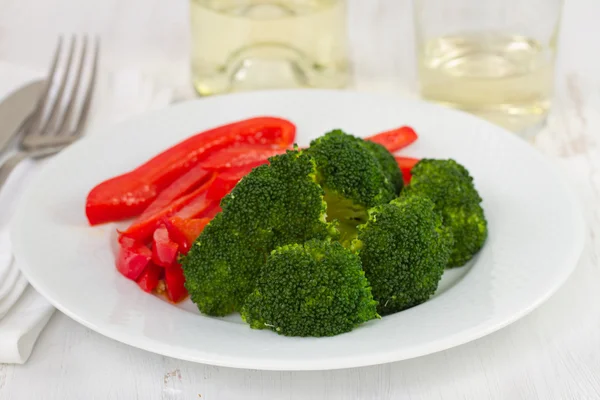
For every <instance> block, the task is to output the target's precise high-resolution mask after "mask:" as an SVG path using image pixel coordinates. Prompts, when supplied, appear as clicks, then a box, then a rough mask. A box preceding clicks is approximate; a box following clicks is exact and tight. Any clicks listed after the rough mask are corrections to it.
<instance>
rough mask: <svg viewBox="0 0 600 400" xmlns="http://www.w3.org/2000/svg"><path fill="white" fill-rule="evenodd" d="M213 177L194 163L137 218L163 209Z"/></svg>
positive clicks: (143, 217)
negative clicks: (193, 165)
mask: <svg viewBox="0 0 600 400" xmlns="http://www.w3.org/2000/svg"><path fill="white" fill-rule="evenodd" d="M212 177H213V173H211V172H208V171H206V170H205V169H204V168H202V167H201V166H200V165H196V166H195V167H193V168H192V169H190V170H189V171H188V172H186V173H185V174H183V175H182V176H181V177H180V178H179V179H177V180H176V181H175V182H173V183H171V184H170V185H169V187H167V188H166V189H165V190H163V191H162V192H161V193H160V194H159V195H158V197H157V198H156V199H155V200H154V201H153V202H152V203H151V204H150V205H149V206H148V208H147V209H145V210H144V212H143V213H142V215H140V216H139V217H138V220H144V219H147V218H150V217H151V216H152V215H154V214H156V213H158V212H160V211H162V210H164V209H165V208H167V207H168V206H169V205H170V204H171V203H173V202H174V201H175V200H177V199H178V198H180V197H182V196H183V195H185V194H187V193H189V192H190V190H192V189H195V188H197V187H198V186H199V185H201V184H202V183H205V182H207V181H209V180H210V179H211V178H212Z"/></svg>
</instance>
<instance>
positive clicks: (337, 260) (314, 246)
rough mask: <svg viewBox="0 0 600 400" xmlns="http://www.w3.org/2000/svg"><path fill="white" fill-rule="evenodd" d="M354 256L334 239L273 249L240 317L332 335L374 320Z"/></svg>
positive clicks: (287, 331) (289, 332)
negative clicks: (333, 240)
mask: <svg viewBox="0 0 600 400" xmlns="http://www.w3.org/2000/svg"><path fill="white" fill-rule="evenodd" d="M368 285H369V284H368V282H367V279H366V278H365V273H364V272H363V270H362V268H361V264H360V259H359V258H358V256H356V255H355V254H353V253H352V252H351V251H349V250H347V249H345V248H344V247H342V245H340V244H339V243H338V242H330V241H321V240H310V241H308V242H306V243H304V244H291V245H287V246H283V247H279V248H277V249H276V250H274V251H273V252H272V254H271V255H270V256H269V258H268V260H267V265H266V267H265V268H263V269H262V271H261V273H260V276H259V278H258V283H257V286H256V289H255V290H254V292H252V294H251V295H250V296H249V297H248V299H247V300H246V304H245V305H244V308H243V309H242V312H241V314H242V318H243V319H244V320H245V321H246V322H247V323H249V324H250V326H251V327H252V328H255V329H265V328H268V329H271V330H273V331H274V332H277V333H278V334H281V335H286V336H333V335H338V334H340V333H344V332H348V331H350V330H352V329H353V328H354V327H356V326H358V325H360V324H362V323H363V322H365V321H369V320H371V319H374V318H377V317H378V315H377V313H376V302H375V301H374V300H373V297H372V295H371V290H370V288H369V286H368Z"/></svg>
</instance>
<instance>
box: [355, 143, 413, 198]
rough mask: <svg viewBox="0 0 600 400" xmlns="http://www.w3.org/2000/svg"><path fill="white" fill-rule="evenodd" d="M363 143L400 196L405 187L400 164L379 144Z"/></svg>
mask: <svg viewBox="0 0 600 400" xmlns="http://www.w3.org/2000/svg"><path fill="white" fill-rule="evenodd" d="M363 143H364V145H365V146H366V147H367V148H368V149H369V150H370V151H371V153H372V154H373V155H374V156H375V157H376V158H377V160H378V161H379V164H380V165H381V168H382V170H383V173H384V174H385V176H386V178H387V179H388V181H390V182H391V183H392V185H394V193H395V194H396V195H398V194H400V191H401V190H402V187H403V186H404V179H402V171H400V168H398V162H397V161H396V159H395V158H394V155H393V154H392V153H390V152H389V151H388V150H387V149H386V148H385V147H383V146H382V145H380V144H379V143H375V142H371V141H368V140H365V141H364V142H363Z"/></svg>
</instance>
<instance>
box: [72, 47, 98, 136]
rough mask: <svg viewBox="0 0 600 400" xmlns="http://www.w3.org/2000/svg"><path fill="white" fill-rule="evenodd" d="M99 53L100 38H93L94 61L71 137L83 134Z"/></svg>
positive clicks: (94, 82) (94, 84)
mask: <svg viewBox="0 0 600 400" xmlns="http://www.w3.org/2000/svg"><path fill="white" fill-rule="evenodd" d="M99 53H100V38H98V37H95V38H94V55H93V57H94V59H93V61H92V72H91V73H90V79H89V83H88V86H87V89H86V93H85V99H84V100H83V106H82V107H81V111H80V114H79V120H78V121H77V125H76V126H75V130H74V132H73V136H80V135H81V134H82V133H83V127H84V126H85V123H86V121H87V118H88V115H89V111H90V104H91V103H92V97H93V94H94V88H95V87H96V75H97V72H98V58H99Z"/></svg>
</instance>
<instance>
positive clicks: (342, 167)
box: [307, 130, 396, 243]
mask: <svg viewBox="0 0 600 400" xmlns="http://www.w3.org/2000/svg"><path fill="white" fill-rule="evenodd" d="M307 152H308V153H309V154H310V155H311V156H313V157H314V159H315V161H316V164H317V172H318V173H317V181H318V182H319V184H320V185H321V186H322V187H323V189H324V190H325V201H326V202H327V205H328V207H327V220H328V221H334V220H337V221H339V223H340V233H341V239H340V240H341V242H342V243H348V242H350V241H351V240H352V239H353V238H354V237H355V236H356V226H357V225H359V224H361V223H364V222H365V221H366V220H367V218H368V212H367V210H368V209H369V208H371V207H373V206H376V205H380V204H385V203H387V202H389V201H390V200H392V199H393V198H394V197H396V188H395V187H394V184H393V183H392V182H391V181H390V180H389V179H388V178H387V176H386V173H385V172H384V168H383V167H382V165H381V164H380V162H379V159H378V157H376V156H375V155H374V152H373V150H371V149H370V148H369V147H367V146H366V145H365V141H364V140H362V139H359V138H357V137H354V136H352V135H348V134H346V133H344V132H342V131H341V130H335V131H332V132H329V133H327V134H325V135H324V136H322V137H320V138H318V139H316V140H313V141H312V142H311V144H310V148H309V149H308V150H307Z"/></svg>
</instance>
